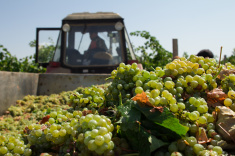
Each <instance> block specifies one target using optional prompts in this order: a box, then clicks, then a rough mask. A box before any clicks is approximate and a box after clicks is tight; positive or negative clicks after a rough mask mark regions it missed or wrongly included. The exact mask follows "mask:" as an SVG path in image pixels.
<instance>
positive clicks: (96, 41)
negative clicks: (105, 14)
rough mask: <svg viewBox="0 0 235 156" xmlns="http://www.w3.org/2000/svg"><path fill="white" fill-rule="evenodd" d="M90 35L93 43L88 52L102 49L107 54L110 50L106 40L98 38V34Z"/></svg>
mask: <svg viewBox="0 0 235 156" xmlns="http://www.w3.org/2000/svg"><path fill="white" fill-rule="evenodd" d="M89 34H90V39H91V43H90V46H89V48H88V50H93V49H101V50H104V51H106V52H107V51H108V48H107V46H106V44H105V42H104V40H103V39H102V38H100V37H99V36H98V32H95V31H92V32H90V33H89Z"/></svg>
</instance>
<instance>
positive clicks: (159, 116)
mask: <svg viewBox="0 0 235 156" xmlns="http://www.w3.org/2000/svg"><path fill="white" fill-rule="evenodd" d="M135 108H136V109H138V110H139V111H141V112H142V113H143V114H144V116H145V117H146V118H147V119H148V120H150V121H153V122H154V123H155V124H157V125H160V126H162V127H164V128H167V129H169V130H170V131H172V132H174V133H175V134H176V137H182V136H185V134H186V133H187V131H188V128H187V127H185V126H183V125H181V124H180V123H179V120H178V119H177V118H176V117H175V116H174V115H173V114H172V113H171V112H170V111H169V109H167V108H164V109H163V112H160V111H155V112H151V109H152V107H147V106H145V107H140V106H139V105H138V104H136V105H135Z"/></svg>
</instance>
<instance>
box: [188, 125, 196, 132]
mask: <svg viewBox="0 0 235 156" xmlns="http://www.w3.org/2000/svg"><path fill="white" fill-rule="evenodd" d="M189 130H190V132H191V133H193V134H196V133H197V131H198V126H197V125H196V124H192V125H191V127H190V128H189Z"/></svg>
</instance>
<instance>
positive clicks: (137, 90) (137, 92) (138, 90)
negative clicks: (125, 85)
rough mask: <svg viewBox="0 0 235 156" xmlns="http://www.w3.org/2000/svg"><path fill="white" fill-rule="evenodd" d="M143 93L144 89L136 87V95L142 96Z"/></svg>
mask: <svg viewBox="0 0 235 156" xmlns="http://www.w3.org/2000/svg"><path fill="white" fill-rule="evenodd" d="M143 91H144V90H143V88H142V87H136V88H135V93H136V94H141V93H142V92H143Z"/></svg>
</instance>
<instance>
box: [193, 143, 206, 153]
mask: <svg viewBox="0 0 235 156" xmlns="http://www.w3.org/2000/svg"><path fill="white" fill-rule="evenodd" d="M203 150H204V146H203V145H201V144H195V145H193V151H194V152H195V153H196V154H198V153H199V152H200V151H203Z"/></svg>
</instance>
